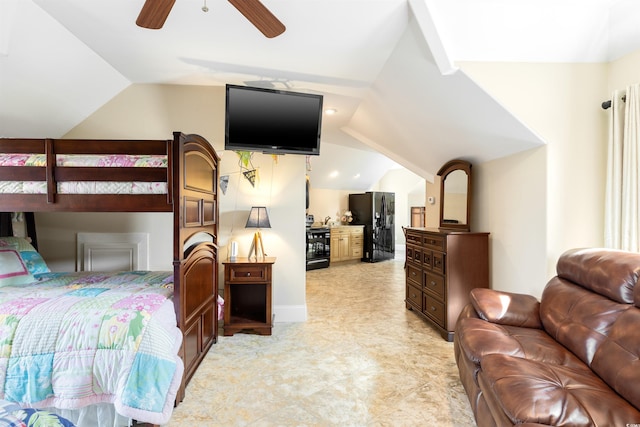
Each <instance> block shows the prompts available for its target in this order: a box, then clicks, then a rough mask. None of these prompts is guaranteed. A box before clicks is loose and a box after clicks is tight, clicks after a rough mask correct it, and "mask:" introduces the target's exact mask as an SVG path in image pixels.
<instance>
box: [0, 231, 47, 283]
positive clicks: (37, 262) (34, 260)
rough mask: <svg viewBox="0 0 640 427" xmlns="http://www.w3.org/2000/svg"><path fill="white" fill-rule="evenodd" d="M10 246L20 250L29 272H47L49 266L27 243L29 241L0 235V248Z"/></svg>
mask: <svg viewBox="0 0 640 427" xmlns="http://www.w3.org/2000/svg"><path fill="white" fill-rule="evenodd" d="M7 246H11V247H13V248H14V249H17V250H18V252H20V256H21V257H22V260H23V261H24V262H25V264H26V266H27V269H28V270H29V273H31V274H40V273H48V272H50V271H51V270H49V266H47V263H45V262H44V259H42V256H41V255H40V254H39V253H38V252H37V251H36V249H35V248H34V247H33V246H32V245H31V243H29V241H28V240H27V239H25V238H22V237H0V248H3V247H7Z"/></svg>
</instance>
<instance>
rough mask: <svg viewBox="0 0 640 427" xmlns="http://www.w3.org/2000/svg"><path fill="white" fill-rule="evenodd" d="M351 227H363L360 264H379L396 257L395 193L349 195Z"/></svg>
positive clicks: (369, 192)
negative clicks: (361, 262)
mask: <svg viewBox="0 0 640 427" xmlns="http://www.w3.org/2000/svg"><path fill="white" fill-rule="evenodd" d="M349 210H350V211H351V213H352V215H353V221H352V222H351V225H364V238H363V242H362V243H363V248H362V261H365V262H378V261H383V260H387V259H393V257H394V256H395V236H394V227H395V221H394V213H395V193H389V192H382V191H368V192H366V193H362V194H349Z"/></svg>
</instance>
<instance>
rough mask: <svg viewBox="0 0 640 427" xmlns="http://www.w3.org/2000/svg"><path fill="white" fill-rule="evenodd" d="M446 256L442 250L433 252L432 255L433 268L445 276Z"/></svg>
mask: <svg viewBox="0 0 640 427" xmlns="http://www.w3.org/2000/svg"><path fill="white" fill-rule="evenodd" d="M445 257H446V255H445V254H443V253H442V252H433V255H432V256H431V268H432V269H433V271H435V272H436V273H440V274H442V275H443V276H444V274H445V271H444V270H445V268H444V266H445V262H444V259H445Z"/></svg>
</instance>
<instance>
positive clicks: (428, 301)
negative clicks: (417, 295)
mask: <svg viewBox="0 0 640 427" xmlns="http://www.w3.org/2000/svg"><path fill="white" fill-rule="evenodd" d="M423 295H424V305H423V307H422V312H423V313H424V314H426V315H427V316H429V317H430V318H431V319H433V321H434V322H436V323H437V324H438V325H440V326H441V327H443V328H444V327H445V325H444V315H445V310H444V304H443V303H441V302H440V301H438V300H436V299H435V298H433V297H432V296H430V295H429V294H427V293H425V294H423Z"/></svg>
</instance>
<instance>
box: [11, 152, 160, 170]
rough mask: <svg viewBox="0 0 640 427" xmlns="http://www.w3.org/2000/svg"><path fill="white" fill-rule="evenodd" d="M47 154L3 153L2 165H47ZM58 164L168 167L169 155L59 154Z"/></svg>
mask: <svg viewBox="0 0 640 427" xmlns="http://www.w3.org/2000/svg"><path fill="white" fill-rule="evenodd" d="M46 165H47V157H46V155H45V154H3V155H2V157H0V166H46ZM56 165H57V166H67V167H101V168H106V167H146V168H166V167H167V156H151V155H131V154H106V155H99V154H58V155H56Z"/></svg>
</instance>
